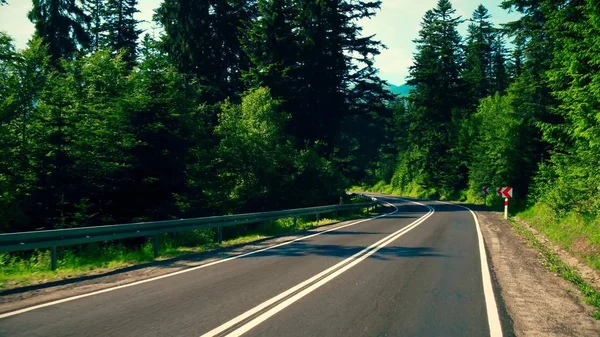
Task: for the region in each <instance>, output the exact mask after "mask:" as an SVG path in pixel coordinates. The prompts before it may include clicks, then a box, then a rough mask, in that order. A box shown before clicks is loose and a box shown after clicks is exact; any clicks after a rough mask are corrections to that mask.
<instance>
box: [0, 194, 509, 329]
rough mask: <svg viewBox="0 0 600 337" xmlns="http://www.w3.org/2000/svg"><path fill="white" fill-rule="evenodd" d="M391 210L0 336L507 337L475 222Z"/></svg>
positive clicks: (2, 320) (48, 313) (9, 320)
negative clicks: (382, 214)
mask: <svg viewBox="0 0 600 337" xmlns="http://www.w3.org/2000/svg"><path fill="white" fill-rule="evenodd" d="M384 200H386V201H387V202H389V203H391V204H393V205H394V207H395V208H392V207H390V208H389V212H392V213H390V214H387V215H384V216H380V217H377V218H374V219H368V220H361V221H355V222H351V223H349V225H345V226H340V227H337V228H336V229H333V230H329V231H325V232H321V233H320V234H315V235H308V236H305V237H303V238H301V239H299V240H294V242H288V243H285V244H282V245H278V246H275V247H273V248H268V249H266V250H261V251H259V252H254V253H250V254H244V255H242V256H239V257H237V258H233V259H228V260H227V261H223V262H222V263H215V264H212V265H210V266H206V267H201V268H193V269H191V270H189V271H187V272H183V273H178V274H176V275H172V276H170V277H161V278H158V279H156V280H152V281H150V282H144V283H141V284H136V285H133V286H127V287H121V288H118V289H114V290H112V291H106V292H103V293H100V294H96V295H92V296H86V297H82V298H77V299H72V300H67V301H63V302H61V303H55V304H52V305H47V306H43V307H40V308H35V309H33V310H27V309H26V310H25V311H23V312H17V313H4V314H0V336H2V337H4V336H6V337H8V336H10V337H12V336H15V337H17V336H27V337H37V336H40V337H41V336H43V337H53V336H61V337H67V336H78V337H79V336H103V337H106V336H124V337H125V336H127V337H130V336H143V337H151V336H162V337H164V336H185V337H199V336H240V335H244V336H478V337H479V336H490V335H491V336H502V331H501V330H500V325H499V315H498V310H497V308H496V304H495V301H494V294H493V292H492V290H491V289H492V288H491V283H490V280H489V271H488V270H487V264H486V263H487V262H486V261H482V259H481V256H482V254H484V252H482V250H481V249H480V248H481V247H480V244H479V240H480V236H479V235H478V229H477V225H476V223H475V220H474V217H473V215H472V214H471V213H470V212H469V211H468V210H467V209H464V208H460V207H459V206H454V205H449V204H441V203H437V202H430V201H420V202H415V201H410V200H403V199H396V198H384ZM390 206H391V205H390ZM482 262H483V264H482ZM482 265H483V268H484V269H482ZM486 275H487V276H488V277H486ZM486 288H487V289H486ZM496 299H497V295H496ZM500 320H502V321H503V320H505V317H502V315H500ZM505 335H506V333H505Z"/></svg>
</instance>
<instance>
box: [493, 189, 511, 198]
mask: <svg viewBox="0 0 600 337" xmlns="http://www.w3.org/2000/svg"><path fill="white" fill-rule="evenodd" d="M496 194H498V196H499V197H502V198H512V196H513V191H512V187H498V189H497V190H496Z"/></svg>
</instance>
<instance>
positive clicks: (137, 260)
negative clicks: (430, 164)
mask: <svg viewBox="0 0 600 337" xmlns="http://www.w3.org/2000/svg"><path fill="white" fill-rule="evenodd" d="M350 202H354V200H351V201H350ZM362 202H364V200H363V201H362ZM367 215H373V213H368V212H367V211H366V210H365V209H363V210H356V211H354V212H347V213H346V214H343V215H342V214H340V215H338V216H334V214H330V215H327V216H326V217H324V218H322V219H319V221H318V222H317V221H316V219H315V218H313V217H310V218H298V219H297V221H296V224H295V225H294V221H293V219H292V218H288V219H278V220H273V221H268V222H264V223H259V224H255V225H254V226H232V227H224V228H223V241H222V243H221V244H220V245H219V244H218V242H217V241H216V228H209V229H201V230H193V231H187V232H181V233H172V234H164V235H161V236H160V237H159V247H160V248H159V257H158V258H157V259H155V258H154V250H153V246H152V241H151V240H145V241H144V240H138V242H135V243H134V245H132V244H131V242H130V243H129V245H125V244H123V243H114V242H112V243H93V244H86V245H79V246H69V247H64V248H59V249H58V268H57V270H56V271H53V270H51V269H50V251H49V250H48V249H38V250H35V251H29V252H15V253H0V289H8V288H15V287H22V286H27V285H31V284H39V283H45V282H50V281H56V280H62V279H68V278H74V277H79V276H84V275H90V274H99V273H104V272H107V271H110V270H114V269H119V268H124V267H128V266H132V265H136V264H141V263H146V262H151V261H155V260H166V259H170V258H175V257H180V256H184V255H190V254H197V253H203V252H209V251H215V250H217V249H219V248H225V247H231V246H235V245H240V244H246V243H251V242H254V241H257V240H261V239H265V238H268V237H272V236H277V235H283V234H293V233H297V232H300V231H303V230H307V229H311V228H314V227H317V226H323V225H327V224H331V223H335V222H340V221H346V220H350V219H356V218H359V217H363V216H367ZM241 227H244V228H241Z"/></svg>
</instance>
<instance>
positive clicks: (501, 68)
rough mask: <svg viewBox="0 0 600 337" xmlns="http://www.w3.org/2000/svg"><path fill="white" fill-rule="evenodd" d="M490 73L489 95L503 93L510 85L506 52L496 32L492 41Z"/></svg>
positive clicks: (499, 35)
mask: <svg viewBox="0 0 600 337" xmlns="http://www.w3.org/2000/svg"><path fill="white" fill-rule="evenodd" d="M491 47H492V73H491V83H490V89H491V92H490V93H496V92H499V93H504V92H505V91H506V88H508V85H509V83H510V76H509V73H508V69H507V51H506V47H505V45H504V39H503V38H502V35H501V34H500V33H499V32H496V34H495V36H494V38H493V40H492V45H491Z"/></svg>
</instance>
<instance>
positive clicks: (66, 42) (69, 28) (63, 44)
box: [28, 0, 90, 65]
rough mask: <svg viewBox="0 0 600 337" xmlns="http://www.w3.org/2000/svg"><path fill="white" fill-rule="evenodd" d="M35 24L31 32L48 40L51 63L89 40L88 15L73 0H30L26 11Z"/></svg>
mask: <svg viewBox="0 0 600 337" xmlns="http://www.w3.org/2000/svg"><path fill="white" fill-rule="evenodd" d="M28 17H29V20H31V22H32V23H33V24H34V25H35V34H36V36H38V37H41V38H42V39H44V41H45V42H46V43H47V44H48V52H49V53H50V56H51V57H52V60H53V63H54V64H55V65H58V63H59V62H58V60H59V59H60V58H71V57H72V56H73V55H74V54H75V53H76V52H77V51H79V50H80V49H81V48H85V47H87V46H88V45H89V43H90V36H89V32H88V31H87V30H86V26H87V24H88V23H89V20H90V18H89V16H88V15H87V14H86V13H85V11H84V10H83V8H82V7H81V5H80V4H79V3H78V1H76V0H33V8H32V9H31V11H30V12H29V14H28Z"/></svg>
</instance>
